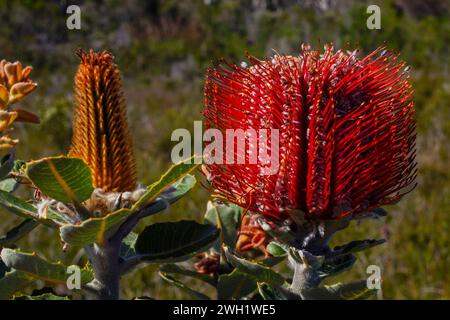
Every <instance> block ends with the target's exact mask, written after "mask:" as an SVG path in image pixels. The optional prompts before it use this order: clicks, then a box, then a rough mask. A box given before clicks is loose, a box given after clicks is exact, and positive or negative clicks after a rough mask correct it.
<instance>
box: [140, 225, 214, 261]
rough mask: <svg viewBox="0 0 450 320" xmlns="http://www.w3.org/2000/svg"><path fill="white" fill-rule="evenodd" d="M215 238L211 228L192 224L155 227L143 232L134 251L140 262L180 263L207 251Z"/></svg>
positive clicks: (210, 226) (152, 226)
mask: <svg viewBox="0 0 450 320" xmlns="http://www.w3.org/2000/svg"><path fill="white" fill-rule="evenodd" d="M218 236H219V230H218V229H217V228H216V227H214V226H213V225H208V224H200V223H197V222H195V221H188V220H181V221H178V222H163V223H155V224H152V225H150V226H148V227H146V228H145V229H144V231H142V233H141V234H140V235H139V237H138V239H137V241H136V245H135V249H136V253H137V254H138V255H139V256H140V257H141V260H142V261H147V262H152V263H169V262H179V261H183V260H186V259H187V258H189V257H191V256H193V255H195V254H196V253H198V252H202V251H204V250H206V249H208V248H209V247H210V246H211V245H212V244H213V243H214V241H215V240H216V239H217V237H218Z"/></svg>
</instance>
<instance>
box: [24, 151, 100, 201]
mask: <svg viewBox="0 0 450 320" xmlns="http://www.w3.org/2000/svg"><path fill="white" fill-rule="evenodd" d="M26 175H27V176H28V178H29V179H30V180H31V182H33V184H34V185H35V186H36V187H37V188H38V189H39V190H40V191H41V192H42V193H43V194H45V195H46V196H48V197H50V198H52V199H55V200H57V201H61V202H64V203H69V202H72V203H81V202H83V201H85V200H87V199H89V197H90V196H91V194H92V191H93V190H94V187H93V186H92V175H91V171H90V169H89V167H88V166H87V165H86V164H85V163H84V161H83V160H81V159H78V158H69V157H63V156H60V157H48V158H44V159H40V160H37V161H32V162H29V163H27V166H26Z"/></svg>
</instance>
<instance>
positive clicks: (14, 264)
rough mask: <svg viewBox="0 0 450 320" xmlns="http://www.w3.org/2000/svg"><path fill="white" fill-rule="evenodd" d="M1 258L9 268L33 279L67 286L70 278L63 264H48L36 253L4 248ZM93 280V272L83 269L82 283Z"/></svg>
mask: <svg viewBox="0 0 450 320" xmlns="http://www.w3.org/2000/svg"><path fill="white" fill-rule="evenodd" d="M1 258H2V260H3V262H4V263H5V265H6V266H8V267H9V268H12V269H15V270H17V271H20V272H24V273H26V274H28V275H30V276H31V277H33V278H38V279H41V280H44V281H49V282H53V283H62V284H65V283H66V281H67V278H68V277H69V274H68V273H67V268H68V267H67V266H65V265H63V264H62V263H61V262H58V263H52V262H48V261H47V260H45V259H44V258H42V257H40V256H38V255H36V254H35V253H24V252H20V251H17V250H12V249H8V248H4V249H3V250H2V252H1ZM92 278H93V274H92V271H91V270H87V269H81V283H87V282H89V281H91V280H92Z"/></svg>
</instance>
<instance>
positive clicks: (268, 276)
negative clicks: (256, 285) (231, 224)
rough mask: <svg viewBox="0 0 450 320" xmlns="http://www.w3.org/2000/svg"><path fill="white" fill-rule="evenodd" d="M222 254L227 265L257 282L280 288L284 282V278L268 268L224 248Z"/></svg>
mask: <svg viewBox="0 0 450 320" xmlns="http://www.w3.org/2000/svg"><path fill="white" fill-rule="evenodd" d="M224 252H225V256H226V258H227V261H228V262H229V263H231V264H232V265H233V266H234V267H236V268H237V269H239V270H240V271H241V272H243V273H246V274H249V275H251V276H253V277H255V278H256V279H257V281H258V282H266V283H268V284H270V285H272V286H274V287H278V286H281V285H282V284H283V283H284V282H285V280H284V278H283V277H282V276H281V275H280V274H278V273H277V272H275V271H273V270H272V269H271V268H269V267H266V266H264V265H262V264H260V263H258V262H256V261H250V260H246V259H244V258H241V257H238V256H237V255H235V254H233V253H232V252H231V250H230V249H229V248H228V247H226V246H224Z"/></svg>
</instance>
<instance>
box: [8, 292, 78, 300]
mask: <svg viewBox="0 0 450 320" xmlns="http://www.w3.org/2000/svg"><path fill="white" fill-rule="evenodd" d="M13 300H70V299H69V297H67V296H64V297H62V296H57V295H55V294H53V293H44V294H41V295H39V296H15V297H14V299H13Z"/></svg>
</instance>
